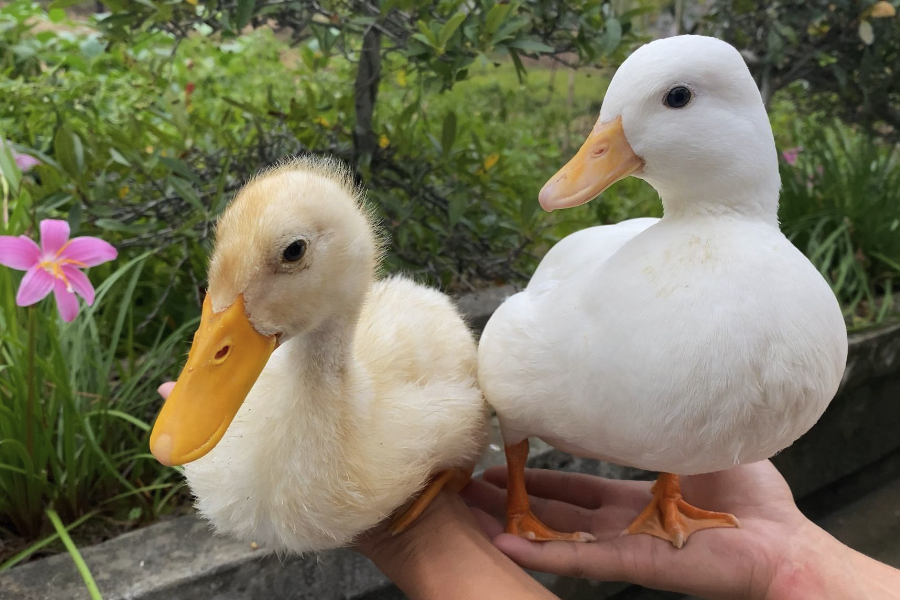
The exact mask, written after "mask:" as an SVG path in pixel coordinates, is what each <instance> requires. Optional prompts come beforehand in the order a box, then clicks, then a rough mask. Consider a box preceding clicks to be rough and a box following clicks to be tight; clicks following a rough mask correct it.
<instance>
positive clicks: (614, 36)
mask: <svg viewBox="0 0 900 600" xmlns="http://www.w3.org/2000/svg"><path fill="white" fill-rule="evenodd" d="M621 41H622V24H621V23H619V21H618V19H610V20H608V21H607V22H606V32H605V33H604V34H603V52H604V54H612V53H613V52H615V50H616V48H618V47H619V43H620V42H621Z"/></svg>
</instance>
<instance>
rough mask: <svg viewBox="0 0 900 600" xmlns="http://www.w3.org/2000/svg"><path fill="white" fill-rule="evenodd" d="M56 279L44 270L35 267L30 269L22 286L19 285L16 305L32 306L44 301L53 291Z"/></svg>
mask: <svg viewBox="0 0 900 600" xmlns="http://www.w3.org/2000/svg"><path fill="white" fill-rule="evenodd" d="M54 281H56V278H55V277H53V275H51V274H50V273H48V272H47V271H45V270H44V269H43V268H41V267H38V266H34V267H31V268H30V269H28V272H27V273H25V277H23V278H22V284H21V285H19V293H18V294H16V304H18V305H19V306H31V305H32V304H34V303H35V302H38V301H40V300H43V299H44V297H45V296H46V295H47V294H49V293H50V290H52V289H53V282H54Z"/></svg>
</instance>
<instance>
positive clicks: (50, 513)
mask: <svg viewBox="0 0 900 600" xmlns="http://www.w3.org/2000/svg"><path fill="white" fill-rule="evenodd" d="M47 517H48V518H49V519H50V522H51V523H52V524H53V528H54V529H56V533H57V534H58V535H59V537H60V539H61V540H62V543H63V544H64V545H65V546H66V550H68V551H69V555H70V556H71V557H72V562H74V563H75V567H76V568H77V569H78V573H80V574H81V578H82V579H84V585H85V586H87V589H88V592H89V593H90V595H91V599H92V600H103V596H101V595H100V588H98V587H97V583H96V582H95V581H94V576H93V575H91V570H90V569H88V566H87V563H85V562H84V559H83V558H82V557H81V552H79V551H78V548H77V547H76V546H75V542H73V541H72V538H71V537H69V531H68V530H67V529H66V528H65V526H64V525H63V524H62V521H61V520H60V518H59V515H58V514H56V511H55V510H53V509H52V508H48V509H47Z"/></svg>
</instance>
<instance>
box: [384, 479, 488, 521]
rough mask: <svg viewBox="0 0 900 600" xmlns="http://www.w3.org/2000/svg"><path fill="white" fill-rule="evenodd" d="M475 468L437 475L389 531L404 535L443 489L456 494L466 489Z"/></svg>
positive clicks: (396, 519) (396, 517)
mask: <svg viewBox="0 0 900 600" xmlns="http://www.w3.org/2000/svg"><path fill="white" fill-rule="evenodd" d="M474 468H475V467H474V465H473V466H471V467H469V468H467V469H464V468H462V467H454V468H452V469H447V470H445V471H441V472H440V473H438V474H437V475H435V476H434V477H433V478H432V479H431V481H430V482H429V483H428V485H426V486H425V489H424V490H422V493H420V494H419V495H418V496H417V497H416V499H415V500H413V502H412V504H410V505H409V507H408V508H407V509H406V510H404V511H403V512H402V513H400V514H398V515H397V516H395V517H394V518H393V519H392V520H391V524H390V525H389V526H388V531H390V532H391V535H397V534H398V533H403V532H404V531H405V530H406V529H407V528H408V527H409V526H410V525H412V524H413V522H414V521H415V520H416V519H418V518H419V515H421V514H422V511H424V510H425V509H426V508H427V507H428V505H429V504H431V501H432V500H434V499H435V497H436V496H437V495H438V494H439V493H440V492H441V490H442V489H444V488H447V489H448V490H450V491H451V492H454V493H456V492H458V491H460V490H461V489H463V488H464V487H466V484H467V483H469V480H470V479H472V470H473V469H474Z"/></svg>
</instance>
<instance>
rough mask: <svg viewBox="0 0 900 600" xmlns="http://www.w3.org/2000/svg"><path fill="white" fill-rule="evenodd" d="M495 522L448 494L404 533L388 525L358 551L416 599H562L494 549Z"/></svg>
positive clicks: (359, 543)
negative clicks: (489, 532) (490, 533)
mask: <svg viewBox="0 0 900 600" xmlns="http://www.w3.org/2000/svg"><path fill="white" fill-rule="evenodd" d="M479 519H482V520H484V521H485V522H483V523H479V522H478V520H479ZM490 521H492V519H491V518H490V517H488V516H487V515H485V514H484V513H482V512H480V511H470V509H469V508H468V507H467V506H466V505H465V503H464V502H463V501H462V500H461V499H460V497H459V496H458V495H457V494H454V493H452V492H449V491H447V490H444V491H442V492H441V493H439V494H438V495H437V497H436V498H435V499H434V500H433V501H432V502H431V503H430V504H429V505H428V506H427V507H426V508H425V510H424V511H423V512H422V514H421V515H420V516H419V517H418V518H417V519H416V520H415V521H414V522H413V523H412V525H410V526H409V528H408V529H406V530H405V531H404V532H403V533H401V534H398V535H392V534H391V533H390V532H389V531H388V530H387V523H386V522H385V523H382V524H380V525H378V526H376V527H374V528H373V529H372V530H370V531H368V532H366V533H364V534H362V535H361V536H360V537H359V538H358V540H357V543H356V545H355V549H356V550H357V551H359V552H360V554H362V555H363V556H365V557H366V558H368V559H369V560H371V561H372V562H373V563H375V565H376V566H377V567H378V568H379V569H380V570H381V571H382V572H383V573H384V574H385V575H387V577H388V578H389V579H390V580H391V581H393V582H394V583H395V584H396V585H397V587H399V588H400V589H402V590H403V591H404V592H405V593H406V594H407V595H408V596H409V597H410V598H414V599H422V600H424V599H428V600H443V599H445V598H446V599H448V600H449V599H453V600H457V599H461V598H491V599H496V600H514V599H515V600H526V599H528V600H532V599H533V600H552V599H554V598H556V596H554V595H553V594H551V593H550V592H548V591H547V590H546V589H544V588H543V587H542V586H541V585H540V584H538V583H537V582H536V581H535V580H534V579H532V578H531V577H530V576H529V575H528V574H527V573H525V572H524V571H522V569H521V568H519V567H518V566H517V565H516V564H515V563H513V562H512V561H511V560H510V559H509V558H507V557H506V556H505V555H504V554H503V553H501V552H500V551H499V550H498V549H497V548H496V547H494V546H493V545H492V544H491V541H490V540H489V539H488V538H487V536H486V535H485V534H484V531H483V530H484V528H485V527H487V526H488V522H490Z"/></svg>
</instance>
